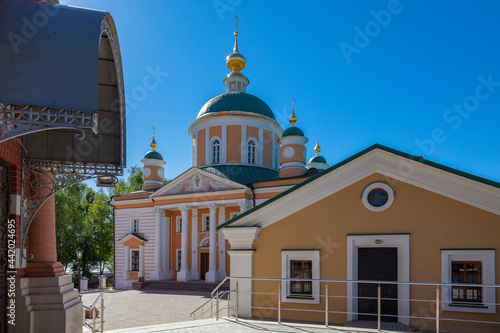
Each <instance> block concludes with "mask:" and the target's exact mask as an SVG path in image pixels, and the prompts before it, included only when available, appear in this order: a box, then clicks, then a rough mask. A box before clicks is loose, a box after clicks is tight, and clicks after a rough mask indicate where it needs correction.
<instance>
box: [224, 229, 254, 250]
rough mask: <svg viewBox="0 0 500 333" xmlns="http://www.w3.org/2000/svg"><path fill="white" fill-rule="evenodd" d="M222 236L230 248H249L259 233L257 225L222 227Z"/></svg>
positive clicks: (251, 247)
mask: <svg viewBox="0 0 500 333" xmlns="http://www.w3.org/2000/svg"><path fill="white" fill-rule="evenodd" d="M222 232H223V233H224V237H225V238H226V240H227V241H229V243H230V244H231V250H233V251H234V250H251V249H253V242H254V241H255V240H256V239H257V236H258V235H259V232H260V228H259V227H243V228H224V229H222Z"/></svg>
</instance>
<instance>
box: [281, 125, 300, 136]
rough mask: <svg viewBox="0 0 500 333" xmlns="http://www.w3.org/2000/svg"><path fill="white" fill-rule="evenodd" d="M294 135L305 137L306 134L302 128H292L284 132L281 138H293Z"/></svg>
mask: <svg viewBox="0 0 500 333" xmlns="http://www.w3.org/2000/svg"><path fill="white" fill-rule="evenodd" d="M292 135H296V136H304V132H302V130H301V129H300V128H298V127H296V126H292V127H289V128H287V129H286V130H285V131H284V132H283V135H282V136H281V137H285V136H292Z"/></svg>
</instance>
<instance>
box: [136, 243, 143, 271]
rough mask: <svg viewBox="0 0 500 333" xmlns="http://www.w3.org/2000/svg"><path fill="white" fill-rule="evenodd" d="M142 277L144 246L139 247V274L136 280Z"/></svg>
mask: <svg viewBox="0 0 500 333" xmlns="http://www.w3.org/2000/svg"><path fill="white" fill-rule="evenodd" d="M141 276H142V277H144V245H139V272H138V273H137V278H140V277H141Z"/></svg>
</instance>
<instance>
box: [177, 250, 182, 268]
mask: <svg viewBox="0 0 500 333" xmlns="http://www.w3.org/2000/svg"><path fill="white" fill-rule="evenodd" d="M181 260H182V252H181V250H180V249H177V272H178V271H180V270H181Z"/></svg>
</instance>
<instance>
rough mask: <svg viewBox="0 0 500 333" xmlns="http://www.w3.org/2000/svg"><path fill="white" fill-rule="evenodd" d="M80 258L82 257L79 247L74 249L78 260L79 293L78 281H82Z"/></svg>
mask: <svg viewBox="0 0 500 333" xmlns="http://www.w3.org/2000/svg"><path fill="white" fill-rule="evenodd" d="M82 257H83V250H82V248H81V247H78V249H76V259H77V260H78V290H79V291H81V288H80V283H81V282H80V281H81V279H82Z"/></svg>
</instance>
